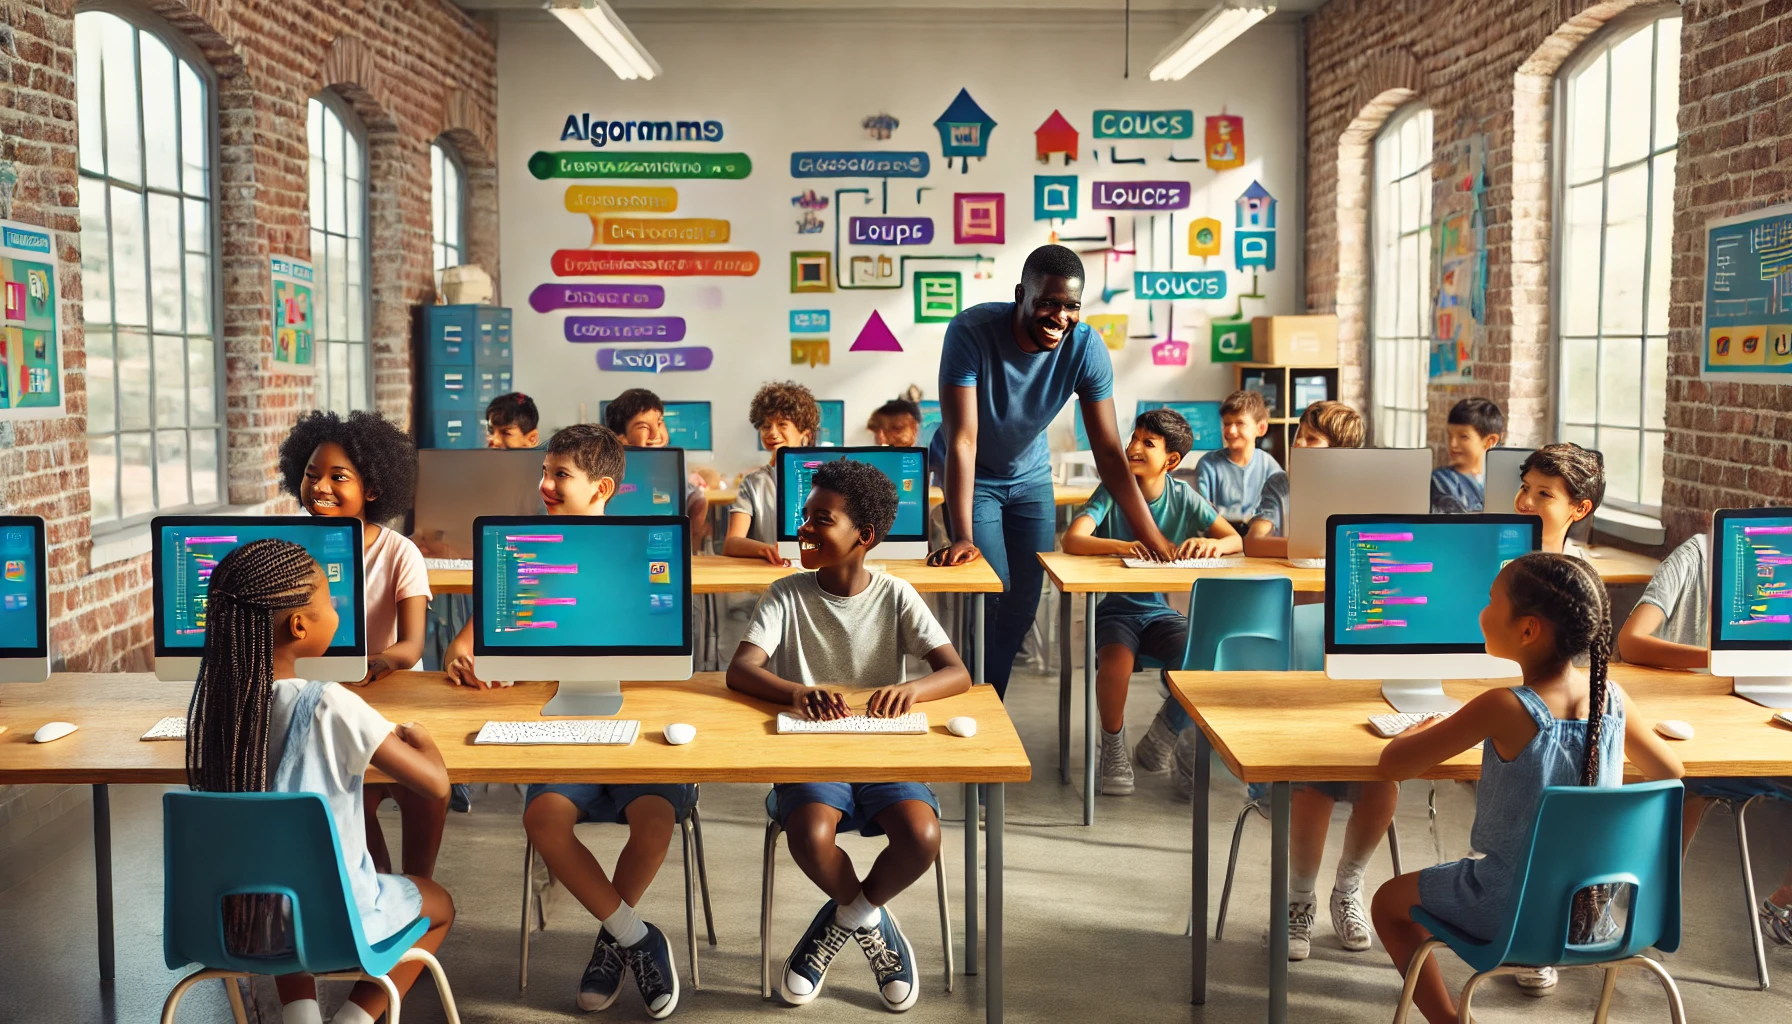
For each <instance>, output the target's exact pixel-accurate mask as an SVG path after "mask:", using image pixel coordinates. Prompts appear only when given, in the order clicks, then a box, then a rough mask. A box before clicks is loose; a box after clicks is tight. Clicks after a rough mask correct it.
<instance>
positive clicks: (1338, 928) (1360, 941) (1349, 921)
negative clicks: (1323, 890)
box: [1332, 889, 1370, 953]
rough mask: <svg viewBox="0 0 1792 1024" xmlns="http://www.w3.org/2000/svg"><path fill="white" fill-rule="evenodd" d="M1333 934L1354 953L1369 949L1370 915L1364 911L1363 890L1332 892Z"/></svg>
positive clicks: (1336, 890)
mask: <svg viewBox="0 0 1792 1024" xmlns="http://www.w3.org/2000/svg"><path fill="white" fill-rule="evenodd" d="M1332 932H1333V933H1334V934H1336V935H1337V936H1338V942H1339V944H1340V945H1342V946H1343V947H1344V948H1345V949H1348V950H1350V951H1351V952H1352V953H1361V952H1362V951H1363V950H1365V949H1368V948H1369V935H1370V930H1369V915H1368V914H1367V913H1366V912H1365V911H1364V910H1363V894H1362V890H1360V889H1358V890H1354V891H1352V892H1345V891H1344V890H1342V889H1333V890H1332Z"/></svg>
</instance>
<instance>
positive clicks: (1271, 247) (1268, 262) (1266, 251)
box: [1232, 231, 1276, 270]
mask: <svg viewBox="0 0 1792 1024" xmlns="http://www.w3.org/2000/svg"><path fill="white" fill-rule="evenodd" d="M1232 261H1233V262H1234V263H1237V264H1238V269H1240V270H1244V269H1246V268H1248V267H1262V268H1263V269H1264V270H1274V269H1276V233H1275V232H1274V231H1235V232H1233V233H1232Z"/></svg>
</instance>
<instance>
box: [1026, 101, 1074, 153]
mask: <svg viewBox="0 0 1792 1024" xmlns="http://www.w3.org/2000/svg"><path fill="white" fill-rule="evenodd" d="M1033 149H1034V151H1035V155H1037V156H1038V157H1039V162H1040V163H1042V164H1049V163H1051V162H1052V154H1053V153H1062V154H1064V163H1065V164H1066V165H1068V164H1072V163H1075V162H1076V150H1077V134H1076V129H1075V128H1073V127H1071V124H1070V122H1069V121H1067V120H1065V119H1064V115H1063V114H1060V113H1058V112H1057V111H1056V110H1054V111H1052V116H1050V117H1048V118H1046V119H1045V123H1044V124H1042V125H1040V126H1039V127H1037V128H1035V129H1033Z"/></svg>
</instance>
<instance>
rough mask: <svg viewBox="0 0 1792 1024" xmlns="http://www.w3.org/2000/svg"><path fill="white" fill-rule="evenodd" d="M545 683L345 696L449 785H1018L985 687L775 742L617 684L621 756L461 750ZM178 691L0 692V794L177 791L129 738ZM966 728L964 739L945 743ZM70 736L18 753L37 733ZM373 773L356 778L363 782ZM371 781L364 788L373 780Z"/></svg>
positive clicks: (692, 684)
mask: <svg viewBox="0 0 1792 1024" xmlns="http://www.w3.org/2000/svg"><path fill="white" fill-rule="evenodd" d="M554 688H555V684H553V683H518V684H517V685H515V686H512V687H508V688H499V689H494V690H475V689H469V688H467V687H462V686H455V685H453V684H451V683H449V682H448V681H447V677H446V676H444V675H442V674H440V673H434V672H396V673H393V674H392V675H390V676H387V677H386V678H385V679H382V680H380V681H379V682H377V683H374V684H373V685H371V686H368V687H365V688H360V689H358V690H357V692H359V693H360V694H361V695H362V696H363V697H365V698H367V701H368V703H370V704H372V705H373V706H374V707H375V708H376V709H378V710H379V712H380V713H381V714H383V715H385V716H386V717H387V718H388V719H390V720H392V721H394V722H420V723H422V724H423V726H424V727H425V728H426V729H428V730H429V733H430V735H431V736H432V737H434V738H435V741H436V744H437V745H438V746H439V747H440V748H441V750H442V759H443V760H444V761H445V762H446V763H447V765H448V775H449V777H450V778H451V779H453V780H454V781H456V782H548V781H552V782H611V783H625V782H829V781H851V782H1025V781H1026V780H1027V779H1028V778H1029V777H1030V776H1031V774H1032V767H1031V766H1030V765H1029V764H1028V762H1027V755H1026V751H1025V750H1024V749H1023V748H1022V746H1021V742H1020V737H1019V736H1018V735H1016V734H1015V731H1014V724H1013V723H1012V722H1011V721H1009V719H1008V715H1007V713H1006V712H1005V711H1004V710H1003V708H1002V702H1001V701H1000V700H999V699H998V698H997V697H996V692H995V688H994V687H989V686H976V687H972V688H971V690H970V692H968V693H963V694H960V695H958V696H956V697H950V698H947V699H946V700H940V701H932V702H929V703H927V704H925V705H921V706H920V707H918V708H917V709H916V710H919V711H923V712H925V713H926V715H927V720H928V724H929V725H931V726H932V729H931V731H930V732H929V733H928V734H927V735H925V736H839V735H834V736H826V735H822V736H779V735H778V734H777V726H776V716H777V712H778V708H777V707H776V706H774V705H771V704H766V703H763V702H761V701H756V700H752V699H751V698H748V697H744V696H742V695H740V694H738V693H735V692H733V691H732V690H729V689H728V688H727V687H726V686H725V685H724V684H723V682H722V676H721V674H720V673H716V672H705V673H700V674H699V675H697V676H696V677H694V678H692V679H690V680H687V681H685V682H678V683H625V684H623V706H622V717H625V718H632V719H636V720H638V721H640V723H641V735H640V738H639V739H637V740H636V741H635V742H634V743H633V744H632V745H630V746H627V747H557V746H530V747H523V746H474V745H473V737H474V736H475V735H477V734H478V732H479V728H480V726H481V725H483V724H484V723H485V722H487V721H488V720H499V721H519V720H529V719H537V718H539V717H540V711H541V706H542V704H544V703H545V702H546V701H547V699H548V697H550V696H551V695H552V694H553V691H554ZM192 692H193V686H192V684H191V683H164V682H160V681H158V680H156V679H155V678H154V677H153V676H150V675H147V674H116V675H90V674H61V675H56V676H52V677H51V679H50V681H49V682H47V683H20V684H16V685H11V684H9V685H8V686H6V687H5V688H4V690H3V691H0V724H4V725H8V726H10V728H9V729H8V730H7V731H6V732H5V733H0V784H8V783H11V784H36V783H62V784H83V783H119V784H127V783H145V784H170V783H173V784H182V783H185V782H186V780H187V779H186V767H185V756H186V754H185V744H183V743H179V742H172V741H159V742H155V741H152V742H145V741H143V740H141V739H140V738H139V737H141V736H142V735H143V733H144V732H145V731H147V730H148V729H149V727H150V726H152V725H154V724H155V723H156V721H157V720H158V719H160V718H162V717H163V716H166V715H179V716H184V715H185V714H186V709H187V699H188V697H189V696H190V695H191V694H192ZM957 715H969V716H971V717H973V718H975V719H976V720H977V735H976V736H973V737H971V738H970V739H963V738H960V737H958V736H953V735H952V734H950V733H948V732H947V731H946V721H947V719H950V718H952V717H954V716H957ZM51 721H66V722H73V723H75V724H76V725H78V726H80V728H79V729H78V730H77V731H76V732H74V733H72V734H70V735H69V736H66V737H64V738H63V739H60V740H56V741H54V742H51V743H44V744H39V743H35V742H33V741H32V733H34V732H35V731H36V730H37V728H38V727H39V726H41V725H43V724H44V723H45V722H51ZM671 722H685V723H688V724H690V725H693V726H695V727H696V729H697V737H696V739H694V740H692V741H691V742H690V743H688V744H686V745H684V746H679V747H675V746H671V745H669V744H667V743H666V741H665V739H664V737H663V736H662V730H663V729H664V728H665V727H666V725H667V724H669V723H671ZM374 774H377V773H370V776H369V777H370V779H372V778H373V775H374ZM375 781H377V780H375Z"/></svg>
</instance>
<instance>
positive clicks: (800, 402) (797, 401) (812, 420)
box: [747, 380, 821, 438]
mask: <svg viewBox="0 0 1792 1024" xmlns="http://www.w3.org/2000/svg"><path fill="white" fill-rule="evenodd" d="M773 416H781V417H783V418H784V419H787V420H789V421H790V422H791V423H793V424H795V425H796V429H798V430H800V431H802V432H803V433H805V434H808V435H809V436H810V437H811V438H813V437H814V436H815V432H816V431H817V430H819V429H821V406H819V405H816V404H815V393H814V392H812V391H810V390H809V389H808V388H806V387H803V386H802V385H801V384H798V383H797V382H796V381H793V380H779V381H773V382H771V383H770V384H764V385H761V386H760V388H759V391H758V393H756V394H755V395H754V396H753V404H752V405H751V406H749V407H748V408H747V421H748V422H749V423H752V424H753V429H755V430H757V429H759V428H760V427H763V426H765V422H766V421H767V420H769V419H771V418H772V417H773Z"/></svg>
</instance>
